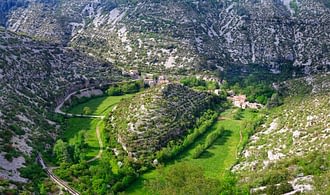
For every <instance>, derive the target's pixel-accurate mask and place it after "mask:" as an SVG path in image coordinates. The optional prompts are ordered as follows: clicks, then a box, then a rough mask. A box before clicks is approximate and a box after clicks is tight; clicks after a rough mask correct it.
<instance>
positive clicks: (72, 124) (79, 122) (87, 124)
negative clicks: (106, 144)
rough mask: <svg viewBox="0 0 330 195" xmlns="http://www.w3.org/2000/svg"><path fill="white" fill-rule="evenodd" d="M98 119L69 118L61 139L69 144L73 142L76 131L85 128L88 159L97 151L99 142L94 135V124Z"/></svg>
mask: <svg viewBox="0 0 330 195" xmlns="http://www.w3.org/2000/svg"><path fill="white" fill-rule="evenodd" d="M99 121H100V119H89V118H77V117H75V118H69V119H67V121H66V127H65V132H64V134H63V139H64V140H66V141H68V142H69V143H70V144H74V136H75V135H76V134H78V132H80V131H83V130H85V131H86V142H87V144H88V149H87V154H86V156H87V158H88V159H90V158H93V157H94V156H96V155H97V153H98V151H99V142H98V140H97V137H96V125H97V123H98V122H99ZM100 130H101V129H100Z"/></svg>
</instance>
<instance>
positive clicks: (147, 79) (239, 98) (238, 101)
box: [122, 70, 264, 109]
mask: <svg viewBox="0 0 330 195" xmlns="http://www.w3.org/2000/svg"><path fill="white" fill-rule="evenodd" d="M122 74H123V75H128V76H130V77H131V78H133V79H142V80H143V83H144V84H145V85H148V86H149V87H154V86H156V85H161V84H167V83H170V80H169V78H168V76H166V75H155V74H151V73H141V72H139V71H138V70H129V71H128V72H126V71H123V73H122ZM196 78H197V79H201V80H204V81H212V82H216V83H217V84H218V85H219V86H221V85H222V81H221V79H219V78H217V77H214V76H209V75H196ZM208 92H209V93H214V94H216V95H220V92H221V89H214V90H208ZM227 94H228V97H227V99H228V100H229V101H231V102H232V104H233V106H234V107H238V108H242V109H246V108H251V109H261V108H263V107H264V106H263V105H262V104H260V103H256V102H249V101H247V97H246V95H244V94H235V92H234V91H233V90H229V91H227Z"/></svg>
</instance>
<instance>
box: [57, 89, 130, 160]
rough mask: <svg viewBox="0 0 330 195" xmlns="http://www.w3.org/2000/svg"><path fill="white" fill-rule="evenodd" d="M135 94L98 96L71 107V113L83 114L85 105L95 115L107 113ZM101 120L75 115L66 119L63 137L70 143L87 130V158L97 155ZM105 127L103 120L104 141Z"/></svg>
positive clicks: (101, 127) (102, 135) (102, 136)
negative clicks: (98, 129)
mask: <svg viewBox="0 0 330 195" xmlns="http://www.w3.org/2000/svg"><path fill="white" fill-rule="evenodd" d="M131 96H133V94H127V95H123V96H106V97H96V98H93V99H90V100H89V101H87V102H85V103H82V104H78V105H76V106H73V107H71V108H69V110H68V112H69V113H74V114H81V113H82V110H83V108H84V107H86V106H87V107H90V108H91V110H92V113H91V114H93V115H106V114H108V113H109V112H110V111H111V109H112V108H113V107H114V106H115V105H116V104H118V103H119V102H120V101H121V100H122V99H123V98H128V97H131ZM99 122H100V119H90V118H80V117H73V118H69V119H66V121H65V126H64V128H65V132H64V133H63V135H62V138H63V139H64V140H65V141H68V142H69V143H70V144H74V143H73V138H74V136H75V135H76V134H78V132H80V131H83V130H85V131H86V142H87V144H88V149H87V153H86V156H87V159H91V158H93V157H95V156H96V155H97V154H98V152H99V149H100V147H99V142H98V140H97V136H96V126H97V124H98V123H99ZM104 127H105V124H104V122H103V121H101V122H100V123H99V128H100V134H101V139H102V140H103V141H104Z"/></svg>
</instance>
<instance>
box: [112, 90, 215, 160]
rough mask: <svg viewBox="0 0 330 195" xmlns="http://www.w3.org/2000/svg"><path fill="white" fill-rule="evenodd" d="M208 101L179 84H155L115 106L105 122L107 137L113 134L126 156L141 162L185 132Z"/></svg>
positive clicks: (201, 94)
mask: <svg viewBox="0 0 330 195" xmlns="http://www.w3.org/2000/svg"><path fill="white" fill-rule="evenodd" d="M212 103H213V97H212V96H211V95H209V94H207V93H201V92H196V91H193V90H191V89H189V88H187V87H184V86H182V85H180V84H167V85H162V86H158V87H156V88H153V89H150V90H147V91H146V92H143V93H142V94H139V95H137V96H135V97H134V98H133V99H131V100H126V101H123V102H122V103H120V104H119V105H118V106H117V108H116V109H115V110H114V111H113V113H112V114H111V117H110V121H109V131H110V137H111V136H112V135H117V136H116V139H117V141H118V142H119V143H120V144H121V145H122V148H123V149H124V150H125V151H126V152H127V153H128V155H129V156H130V157H133V158H136V159H139V160H143V161H144V160H147V159H148V157H150V156H152V155H154V154H155V152H156V151H158V150H160V148H161V147H164V146H166V145H167V144H168V142H169V141H171V140H175V139H178V138H180V137H181V136H183V135H185V134H186V133H187V131H188V130H189V127H192V126H193V125H194V124H195V120H196V118H197V117H198V116H199V115H200V114H201V113H202V112H203V111H205V110H206V109H208V108H210V107H211V105H212ZM142 157H144V159H142Z"/></svg>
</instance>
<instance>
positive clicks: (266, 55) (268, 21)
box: [6, 0, 330, 73]
mask: <svg viewBox="0 0 330 195" xmlns="http://www.w3.org/2000/svg"><path fill="white" fill-rule="evenodd" d="M329 20H330V9H329V3H328V1H326V0H309V1H307V0H263V1H260V0H244V1H231V0H221V1H174V0H168V1H150V0H149V1H147V0H145V1H139V3H134V2H133V1H132V2H131V1H122V2H121V3H116V2H115V1H100V0H94V1H90V0H84V1H77V0H74V1H49V2H45V1H32V0H30V1H29V2H28V3H27V5H26V6H20V7H19V8H17V9H10V11H8V15H7V20H6V26H7V28H8V29H10V30H13V31H18V32H25V33H28V34H29V35H33V36H39V37H42V38H45V39H50V40H52V41H55V42H60V43H64V44H69V45H72V46H74V47H77V48H82V49H83V50H85V51H86V52H90V53H93V54H95V55H99V56H102V57H104V58H105V59H107V60H109V61H112V62H116V64H119V65H121V66H127V67H131V66H135V67H139V68H142V69H156V70H165V69H173V68H174V69H178V68H185V69H195V68H196V67H198V68H206V69H211V70H216V69H219V70H222V69H223V68H226V67H228V66H231V65H234V64H240V65H242V64H259V65H263V66H266V67H268V68H269V69H270V70H272V71H273V72H275V73H276V72H277V71H278V70H279V68H278V67H279V66H281V65H283V64H289V65H293V66H296V67H301V68H302V70H303V71H305V72H306V73H309V72H312V71H324V70H329V66H330V59H329V56H330V48H329V47H330V46H329V42H330V35H329V33H330V25H329V24H328V21H329Z"/></svg>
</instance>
